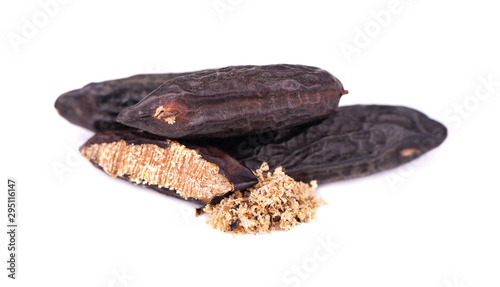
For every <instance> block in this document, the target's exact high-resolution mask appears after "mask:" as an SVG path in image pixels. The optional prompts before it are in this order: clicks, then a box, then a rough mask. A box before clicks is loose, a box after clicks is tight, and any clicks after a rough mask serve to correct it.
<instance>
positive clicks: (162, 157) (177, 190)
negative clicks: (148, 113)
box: [80, 130, 257, 203]
mask: <svg viewBox="0 0 500 287" xmlns="http://www.w3.org/2000/svg"><path fill="white" fill-rule="evenodd" d="M80 152H81V153H82V155H83V156H84V157H85V158H87V159H88V160H89V161H90V162H92V164H94V165H95V166H96V167H99V168H100V169H102V170H103V171H104V172H106V173H107V174H109V175H111V176H113V177H118V178H122V179H126V180H128V181H130V182H134V183H137V184H142V185H143V186H145V187H148V188H152V189H154V190H156V191H158V192H161V193H164V194H167V195H171V196H176V197H180V198H184V199H188V200H193V201H197V202H201V203H215V202H217V201H218V200H220V199H221V198H222V197H223V196H224V195H226V194H228V193H231V192H233V191H235V190H241V189H245V188H248V187H250V186H252V185H254V184H255V183H256V182H257V179H256V177H255V175H254V174H253V173H252V172H251V171H250V170H249V169H248V168H246V167H244V166H243V165H241V164H240V163H239V162H238V161H237V160H236V159H234V158H233V157H231V156H229V155H228V154H226V153H225V152H223V151H222V150H220V149H218V148H216V147H213V146H207V145H196V144H191V143H188V142H182V143H179V142H177V141H173V140H165V139H163V138H160V137H158V136H154V135H151V134H148V133H145V132H141V131H130V130H122V131H108V132H102V133H98V134H96V135H95V136H94V137H92V138H91V139H89V140H88V141H87V142H86V143H85V144H84V145H83V146H82V147H81V148H80Z"/></svg>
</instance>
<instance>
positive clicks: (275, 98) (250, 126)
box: [117, 64, 347, 138]
mask: <svg viewBox="0 0 500 287" xmlns="http://www.w3.org/2000/svg"><path fill="white" fill-rule="evenodd" d="M346 93H347V91H346V90H344V88H343V86H342V84H341V82H340V81H339V80H338V79H337V78H335V77H334V76H332V75H331V74H330V73H328V72H327V71H325V70H322V69H319V68H316V67H309V66H302V65H285V64H283V65H268V66H231V67H227V68H222V69H214V70H205V71H200V72H194V73H191V74H189V75H185V76H182V77H177V78H174V79H171V80H169V81H167V82H165V83H164V84H163V85H161V86H160V87H159V88H158V89H156V90H154V91H153V92H152V93H151V94H149V95H148V96H146V98H144V99H143V100H142V101H140V102H139V103H138V104H136V105H134V106H131V107H129V108H126V109H124V110H123V111H122V112H120V114H119V115H118V118H117V121H118V122H120V123H122V124H124V125H127V126H131V127H135V128H138V129H142V130H145V131H148V132H150V133H152V134H156V135H160V136H165V137H168V138H186V137H189V138H195V137H215V138H223V137H230V136H239V135H249V134H258V133H261V132H265V131H269V130H277V129H282V128H287V127H292V126H297V125H300V124H304V123H307V122H312V121H315V120H318V119H322V118H325V117H327V116H328V115H330V114H331V113H332V112H333V111H335V110H336V109H337V107H338V103H339V100H340V97H341V96H342V95H343V94H346Z"/></svg>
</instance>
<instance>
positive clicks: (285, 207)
mask: <svg viewBox="0 0 500 287" xmlns="http://www.w3.org/2000/svg"><path fill="white" fill-rule="evenodd" d="M268 171H269V166H268V165H267V163H263V164H262V166H261V167H260V168H259V169H258V170H256V171H255V172H254V173H255V175H256V176H257V179H258V180H259V182H258V183H257V184H256V185H255V186H253V187H251V188H249V189H248V190H245V191H236V192H235V193H233V194H232V195H231V196H229V197H228V198H224V199H223V200H222V201H221V202H220V203H218V204H215V205H207V206H206V207H205V208H204V209H203V210H204V211H205V212H206V213H207V214H208V221H207V222H208V224H210V225H211V226H212V227H213V228H217V229H219V230H221V231H234V233H235V234H246V233H253V234H257V233H266V232H268V233H269V232H271V230H286V231H288V230H290V229H291V228H293V227H294V226H296V225H297V224H299V223H301V222H309V219H314V218H315V216H316V209H317V208H318V207H319V206H320V205H322V204H325V202H324V201H323V200H322V199H318V198H316V194H315V193H314V190H315V189H316V187H317V183H316V181H311V183H310V184H307V183H304V182H298V181H295V180H294V179H292V178H291V177H289V176H288V175H286V174H285V172H284V171H283V169H282V168H281V167H278V168H277V169H276V170H275V171H274V173H271V172H268Z"/></svg>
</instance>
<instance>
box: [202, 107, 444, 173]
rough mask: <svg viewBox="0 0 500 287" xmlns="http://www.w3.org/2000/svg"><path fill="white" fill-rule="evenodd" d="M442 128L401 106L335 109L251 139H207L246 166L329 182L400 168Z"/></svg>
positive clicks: (438, 139)
mask: <svg viewBox="0 0 500 287" xmlns="http://www.w3.org/2000/svg"><path fill="white" fill-rule="evenodd" d="M446 136H447V130H446V128H445V127H444V126H443V125H442V124H440V123H439V122H436V121H434V120H431V119H429V118H428V117H427V116H425V115H424V114H422V113H420V112H418V111H416V110H413V109H409V108H405V107H398V106H378V105H366V106H365V105H357V106H346V107H340V108H339V109H338V110H337V111H336V112H335V113H334V114H332V115H331V116H330V117H328V118H326V119H325V120H322V121H318V122H316V123H312V124H308V125H303V126H300V127H293V128H289V129H284V130H279V131H274V132H268V133H264V134H261V135H258V136H252V137H248V136H247V137H238V138H232V139H226V140H224V141H217V140H212V144H215V145H218V146H219V147H221V148H222V149H223V150H225V151H226V152H228V153H229V154H231V155H233V156H234V157H236V158H237V159H238V160H239V161H240V162H241V163H243V164H244V165H245V166H247V167H248V168H250V169H252V170H255V169H257V168H259V167H260V165H261V164H262V162H267V163H269V166H270V168H276V167H278V166H282V167H284V168H285V172H286V173H287V174H288V175H289V176H291V177H292V178H294V179H296V180H300V181H306V182H308V181H310V180H318V182H331V181H339V180H343V179H349V178H355V177H361V176H365V175H369V174H373V173H376V172H379V171H383V170H387V169H390V168H394V167H397V166H399V165H402V164H404V163H406V162H409V161H410V160H413V159H415V158H417V157H419V156H421V155H422V154H424V153H426V152H427V151H429V150H431V149H433V148H435V147H437V146H439V145H440V144H441V143H442V142H443V141H444V139H445V138H446Z"/></svg>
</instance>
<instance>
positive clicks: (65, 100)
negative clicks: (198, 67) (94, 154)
mask: <svg viewBox="0 0 500 287" xmlns="http://www.w3.org/2000/svg"><path fill="white" fill-rule="evenodd" d="M187 74H189V73H179V74H144V75H135V76H132V77H128V78H124V79H118V80H111V81H105V82H100V83H90V84H88V85H86V86H84V87H83V88H81V89H77V90H73V91H70V92H67V93H65V94H62V95H61V96H59V98H58V99H57V100H56V103H55V108H56V110H57V111H58V112H59V114H60V115H61V116H62V117H64V118H65V119H67V120H68V121H70V122H71V123H73V124H76V125H79V126H82V127H84V128H87V129H89V130H92V131H96V132H100V131H107V130H119V129H130V128H129V127H126V126H124V125H122V124H120V123H118V122H116V117H117V116H118V113H120V112H121V111H122V110H123V109H125V108H128V107H130V106H133V105H135V104H137V103H138V102H139V101H140V100H142V99H143V98H144V97H146V95H147V94H149V93H151V92H152V91H153V90H154V89H156V88H158V87H159V86H161V84H163V83H165V82H166V81H168V80H170V79H173V78H176V77H179V76H183V75H187Z"/></svg>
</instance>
